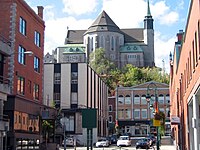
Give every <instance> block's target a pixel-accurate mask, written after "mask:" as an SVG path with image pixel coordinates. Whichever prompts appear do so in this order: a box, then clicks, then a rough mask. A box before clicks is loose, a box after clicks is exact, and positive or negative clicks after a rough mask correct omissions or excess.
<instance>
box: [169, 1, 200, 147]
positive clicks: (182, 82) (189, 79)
mask: <svg viewBox="0 0 200 150" xmlns="http://www.w3.org/2000/svg"><path fill="white" fill-rule="evenodd" d="M199 58H200V1H199V0H192V1H191V2H190V8H189V14H188V19H187V24H186V28H185V33H183V32H180V33H178V41H177V42H176V43H175V47H174V53H173V57H172V56H171V61H170V67H171V68H170V69H171V70H170V82H171V83H170V99H171V118H172V120H174V125H173V126H172V129H173V130H172V131H173V134H174V141H175V143H176V145H177V147H178V148H179V149H181V150H185V149H187V150H199V149H200V137H199V134H200V126H199V123H200V97H199V85H200V77H199V74H200V66H199V64H200V59H199ZM172 123H173V122H172Z"/></svg>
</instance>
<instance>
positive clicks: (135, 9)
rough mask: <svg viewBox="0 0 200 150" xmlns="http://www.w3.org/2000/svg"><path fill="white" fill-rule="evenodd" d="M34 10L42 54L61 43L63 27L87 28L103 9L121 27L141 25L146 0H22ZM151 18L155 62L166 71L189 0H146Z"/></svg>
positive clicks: (145, 8) (184, 25)
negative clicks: (40, 10)
mask: <svg viewBox="0 0 200 150" xmlns="http://www.w3.org/2000/svg"><path fill="white" fill-rule="evenodd" d="M25 1H26V2H27V3H28V4H29V6H30V7H32V8H33V10H35V12H36V13H37V6H43V7H44V14H43V15H44V18H43V19H44V21H45V26H46V27H45V43H44V54H46V53H47V52H49V53H50V54H51V53H52V50H55V49H56V48H57V47H59V46H63V45H64V41H65V37H66V34H67V28H69V29H70V30H71V29H72V30H87V29H88V28H89V27H90V26H91V24H92V23H93V22H94V21H95V19H96V18H97V17H98V15H99V14H100V13H101V12H102V11H103V10H105V11H106V13H107V14H108V15H109V16H110V18H111V19H112V20H113V21H114V22H115V24H116V25H117V26H118V27H119V28H121V29H125V28H143V21H144V17H145V15H146V14H147V0H25ZM149 3H150V10H151V15H152V17H153V19H154V48H155V64H156V66H157V67H161V68H164V69H165V71H166V72H169V54H170V52H172V54H173V51H174V44H175V42H176V41H177V38H176V34H177V33H178V32H179V30H183V31H185V27H186V23H187V16H188V11H189V5H190V0H149Z"/></svg>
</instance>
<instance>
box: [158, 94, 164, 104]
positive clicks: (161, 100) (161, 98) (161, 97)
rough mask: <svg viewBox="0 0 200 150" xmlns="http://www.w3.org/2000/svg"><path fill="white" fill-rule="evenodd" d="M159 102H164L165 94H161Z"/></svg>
mask: <svg viewBox="0 0 200 150" xmlns="http://www.w3.org/2000/svg"><path fill="white" fill-rule="evenodd" d="M158 102H159V104H164V96H163V95H162V94H160V95H159V97H158Z"/></svg>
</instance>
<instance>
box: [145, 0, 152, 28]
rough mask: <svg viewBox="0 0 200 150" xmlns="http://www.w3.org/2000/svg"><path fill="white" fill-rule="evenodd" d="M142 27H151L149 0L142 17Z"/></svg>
mask: <svg viewBox="0 0 200 150" xmlns="http://www.w3.org/2000/svg"><path fill="white" fill-rule="evenodd" d="M144 29H153V18H152V16H151V11H150V5H149V0H147V15H146V16H145V18H144Z"/></svg>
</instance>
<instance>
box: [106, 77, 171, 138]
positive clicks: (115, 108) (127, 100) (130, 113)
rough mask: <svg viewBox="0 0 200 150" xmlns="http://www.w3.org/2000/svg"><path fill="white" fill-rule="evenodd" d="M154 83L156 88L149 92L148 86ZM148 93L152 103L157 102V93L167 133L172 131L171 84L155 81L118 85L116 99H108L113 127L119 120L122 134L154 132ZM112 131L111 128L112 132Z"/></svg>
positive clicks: (143, 134)
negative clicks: (128, 85)
mask: <svg viewBox="0 0 200 150" xmlns="http://www.w3.org/2000/svg"><path fill="white" fill-rule="evenodd" d="M152 83H153V84H154V85H155V86H156V88H155V90H151V91H149V92H148V91H147V88H148V86H149V84H152ZM155 92H156V93H155ZM147 93H149V94H150V96H151V99H152V101H151V102H150V103H151V104H154V103H155V96H156V95H157V98H158V103H159V110H160V111H162V112H163V113H164V114H165V119H166V120H165V124H166V131H165V133H170V130H171V129H170V118H169V113H170V106H169V103H170V99H169V85H167V84H164V83H158V82H154V81H152V82H146V83H144V84H140V85H136V86H133V87H121V86H120V87H118V88H117V89H116V92H115V100H114V97H109V100H108V102H109V119H108V121H109V124H110V125H111V126H112V127H113V125H112V124H113V123H114V124H115V121H116V120H118V125H119V127H120V132H121V134H125V133H128V134H130V135H131V136H146V135H147V134H149V133H152V134H154V133H155V127H153V125H152V119H153V118H154V115H153V111H152V110H150V108H149V106H150V103H147V100H146V95H147ZM113 112H114V114H113ZM110 128H111V127H110ZM112 132H113V131H112V130H111V129H110V133H112Z"/></svg>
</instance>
